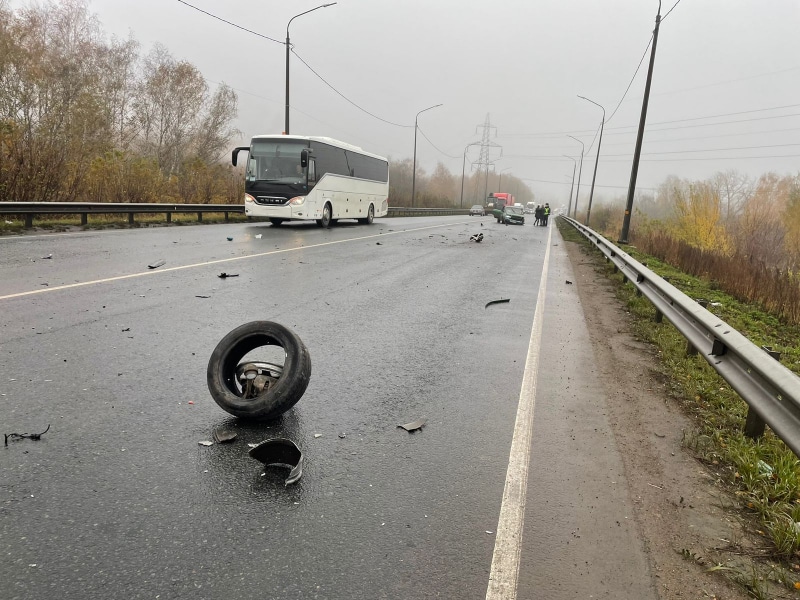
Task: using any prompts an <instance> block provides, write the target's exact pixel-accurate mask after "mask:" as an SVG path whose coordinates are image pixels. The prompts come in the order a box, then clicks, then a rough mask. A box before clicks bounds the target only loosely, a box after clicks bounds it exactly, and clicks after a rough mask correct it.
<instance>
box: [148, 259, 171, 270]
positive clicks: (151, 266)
mask: <svg viewBox="0 0 800 600" xmlns="http://www.w3.org/2000/svg"><path fill="white" fill-rule="evenodd" d="M165 264H167V261H165V260H164V259H163V258H162V259H161V260H157V261H156V262H154V263H151V264H149V265H147V268H148V269H157V268H158V267H163V266H164V265H165Z"/></svg>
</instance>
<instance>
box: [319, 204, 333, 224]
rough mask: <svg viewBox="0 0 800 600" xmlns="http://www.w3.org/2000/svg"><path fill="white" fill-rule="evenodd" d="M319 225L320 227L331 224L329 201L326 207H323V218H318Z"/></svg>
mask: <svg viewBox="0 0 800 600" xmlns="http://www.w3.org/2000/svg"><path fill="white" fill-rule="evenodd" d="M317 225H319V226H320V227H330V226H331V205H330V204H329V203H327V202H326V203H325V207H324V208H323V209H322V218H321V219H317Z"/></svg>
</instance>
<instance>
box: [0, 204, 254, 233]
mask: <svg viewBox="0 0 800 600" xmlns="http://www.w3.org/2000/svg"><path fill="white" fill-rule="evenodd" d="M243 212H244V205H243V204H241V205H240V204H149V203H138V202H0V214H4V215H23V216H24V217H25V227H26V228H27V229H30V228H31V227H33V218H34V217H35V216H36V215H80V216H81V225H86V224H87V221H88V216H89V215H90V214H96V215H103V214H127V215H128V223H130V224H131V225H133V223H134V218H133V216H134V215H135V214H145V213H146V214H151V213H165V214H166V215H167V223H169V222H171V221H172V215H173V213H197V220H198V221H202V220H203V213H225V220H226V221H227V220H228V214H229V213H243Z"/></svg>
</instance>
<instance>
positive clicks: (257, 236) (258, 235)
mask: <svg viewBox="0 0 800 600" xmlns="http://www.w3.org/2000/svg"><path fill="white" fill-rule="evenodd" d="M262 237H264V234H262V233H257V234H256V239H257V240H260V239H261V238H262Z"/></svg>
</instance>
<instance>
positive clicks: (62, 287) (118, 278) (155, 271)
mask: <svg viewBox="0 0 800 600" xmlns="http://www.w3.org/2000/svg"><path fill="white" fill-rule="evenodd" d="M466 223H468V221H463V222H459V223H447V224H444V225H428V226H427V227H417V228H415V229H402V230H400V231H389V232H386V233H375V234H372V235H364V236H361V237H356V238H347V239H344V240H334V241H332V242H322V243H321V244H312V245H310V246H299V247H297V248H285V249H283V250H270V251H269V252H259V253H258V254H247V255H245V256H233V257H231V258H220V259H218V260H210V261H206V262H201V263H194V264H191V265H181V266H179V267H167V268H166V269H153V270H151V271H141V272H139V273H130V274H128V275H118V276H116V277H106V278H105V279H95V280H93V281H80V282H78V283H69V284H66V285H58V286H53V287H46V288H42V289H38V290H29V291H27V292H18V293H16V294H7V295H5V296H0V300H9V299H11V298H22V297H23V296H33V295H34V294H47V293H50V292H57V291H60V290H68V289H71V288H77V287H84V286H87V285H96V284H99V283H110V282H112V281H122V280H124V279H133V278H134V277H144V276H146V275H159V274H161V273H169V272H171V271H182V270H184V269H194V268H197V267H207V266H209V265H218V264H223V263H228V262H233V261H236V260H245V259H248V258H258V257H260V256H271V255H273V254H282V253H284V252H296V251H298V250H308V249H310V248H320V247H322V246H330V245H332V244H342V243H345V242H357V241H360V240H368V239H370V238H376V237H386V236H387V235H396V234H399V233H413V232H415V231H425V230H426V229H439V228H441V227H452V226H453V225H465V224H466Z"/></svg>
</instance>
